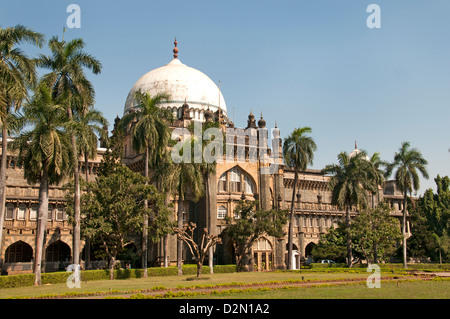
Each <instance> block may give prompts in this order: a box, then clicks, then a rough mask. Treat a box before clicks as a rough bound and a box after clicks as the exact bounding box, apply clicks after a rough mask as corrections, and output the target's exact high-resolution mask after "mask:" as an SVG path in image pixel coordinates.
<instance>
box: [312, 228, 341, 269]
mask: <svg viewBox="0 0 450 319" xmlns="http://www.w3.org/2000/svg"><path fill="white" fill-rule="evenodd" d="M346 238H347V235H346V229H345V223H340V224H339V225H338V227H337V228H334V226H332V227H330V228H329V229H328V231H327V233H325V234H323V235H321V237H320V240H319V242H318V243H317V245H316V246H314V248H313V249H312V255H313V257H314V259H315V260H319V259H331V260H334V261H336V262H345V257H346V255H347V247H346V242H347V239H346Z"/></svg>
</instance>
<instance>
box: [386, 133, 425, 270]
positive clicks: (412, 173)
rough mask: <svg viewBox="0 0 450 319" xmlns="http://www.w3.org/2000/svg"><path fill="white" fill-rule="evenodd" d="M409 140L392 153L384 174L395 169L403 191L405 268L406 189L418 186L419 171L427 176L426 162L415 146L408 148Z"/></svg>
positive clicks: (406, 265) (404, 262) (388, 174)
mask: <svg viewBox="0 0 450 319" xmlns="http://www.w3.org/2000/svg"><path fill="white" fill-rule="evenodd" d="M410 146H411V144H410V143H409V142H403V143H402V145H401V147H400V149H399V151H398V152H397V153H395V155H394V161H393V162H392V163H391V164H389V165H388V167H387V170H386V174H387V176H390V175H391V174H392V172H393V171H394V170H395V173H394V176H395V184H396V185H397V187H398V189H399V190H400V191H401V192H403V220H402V227H403V229H402V232H403V265H404V267H405V269H406V268H407V267H408V264H407V252H406V214H407V204H408V191H409V192H412V191H413V190H415V191H417V190H418V189H419V188H420V180H419V172H420V173H421V174H422V176H423V177H425V178H426V179H428V178H429V176H428V172H427V169H426V166H427V164H428V162H427V160H425V159H424V158H423V156H422V153H420V152H419V151H418V150H417V149H416V148H410Z"/></svg>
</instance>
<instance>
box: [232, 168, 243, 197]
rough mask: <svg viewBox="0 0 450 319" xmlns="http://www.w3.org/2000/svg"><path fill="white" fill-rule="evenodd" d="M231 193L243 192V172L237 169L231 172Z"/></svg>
mask: <svg viewBox="0 0 450 319" xmlns="http://www.w3.org/2000/svg"><path fill="white" fill-rule="evenodd" d="M230 191H231V192H238V193H239V192H241V172H240V171H239V169H237V168H236V167H234V168H232V169H231V170H230Z"/></svg>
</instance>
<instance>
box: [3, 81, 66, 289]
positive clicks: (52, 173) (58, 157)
mask: <svg viewBox="0 0 450 319" xmlns="http://www.w3.org/2000/svg"><path fill="white" fill-rule="evenodd" d="M24 109H25V117H26V119H27V124H28V125H29V126H31V129H30V130H28V131H25V132H23V133H22V134H21V135H20V136H19V137H18V138H17V139H16V140H15V141H14V142H13V144H12V145H13V148H15V149H18V150H19V156H18V158H19V164H21V165H23V169H24V176H25V178H26V179H27V181H28V182H29V183H30V184H35V183H39V184H40V186H39V208H38V215H39V216H38V226H37V232H36V251H35V258H34V273H35V285H40V284H41V266H42V265H41V263H42V255H43V253H44V244H45V243H44V234H45V231H46V225H47V216H48V196H49V194H48V187H49V185H55V184H58V183H60V182H61V180H62V179H63V178H64V177H65V176H67V175H68V172H69V170H70V164H71V162H70V161H69V158H70V152H71V148H70V139H69V136H68V135H67V132H66V131H65V130H64V128H63V125H64V123H65V121H66V114H65V109H64V107H63V106H61V105H60V104H58V103H57V102H56V101H55V100H54V98H53V97H52V96H51V92H50V89H49V88H48V87H47V86H46V85H45V84H41V85H40V86H39V88H38V90H37V91H36V93H35V95H34V97H33V99H32V101H31V102H30V103H29V104H27V105H26V107H25V108H24Z"/></svg>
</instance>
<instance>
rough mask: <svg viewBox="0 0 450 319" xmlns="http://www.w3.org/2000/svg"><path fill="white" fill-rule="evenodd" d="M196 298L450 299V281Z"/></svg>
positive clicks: (348, 286) (305, 289)
mask: <svg viewBox="0 0 450 319" xmlns="http://www.w3.org/2000/svg"><path fill="white" fill-rule="evenodd" d="M191 298H192V299H202V298H211V299H449V298H450V281H427V282H419V281H413V282H408V281H406V282H400V283H399V284H398V285H397V283H395V282H382V283H381V287H380V288H372V289H369V288H367V286H366V285H365V284H364V283H363V284H351V285H344V286H325V287H312V288H290V289H278V290H271V291H255V292H246V293H228V294H219V295H210V296H194V297H191Z"/></svg>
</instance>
